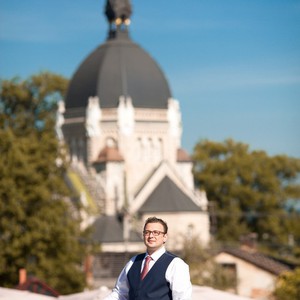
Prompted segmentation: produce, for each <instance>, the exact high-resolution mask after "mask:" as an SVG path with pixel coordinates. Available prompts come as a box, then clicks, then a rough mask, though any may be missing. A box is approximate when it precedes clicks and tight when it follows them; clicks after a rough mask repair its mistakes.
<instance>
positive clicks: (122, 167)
mask: <svg viewBox="0 0 300 300" xmlns="http://www.w3.org/2000/svg"><path fill="white" fill-rule="evenodd" d="M105 13H106V16H107V20H108V24H109V29H108V37H107V40H106V41H105V42H104V43H103V44H101V45H100V46H99V47H98V48H96V49H95V50H94V51H93V52H92V53H91V54H90V55H88V56H87V58H86V59H85V60H83V62H82V63H81V65H80V66H79V68H78V69H77V71H76V72H75V74H74V76H73V77H72V79H71V81H70V85H69V89H68V92H67V96H66V99H65V104H64V106H63V105H61V107H60V110H59V111H60V119H61V124H62V125H61V128H62V132H63V139H64V141H65V142H66V143H67V144H68V146H69V149H70V158H71V162H72V172H73V173H76V176H80V178H81V180H82V182H84V183H85V186H86V189H87V191H88V193H89V194H90V197H89V198H90V199H87V196H86V195H83V196H82V198H83V203H84V205H85V206H86V207H88V206H90V205H91V203H90V202H91V199H92V202H94V203H93V205H94V207H96V208H97V214H96V215H93V214H91V213H89V212H88V211H89V209H88V208H87V213H86V216H87V217H92V218H91V219H90V220H92V222H94V223H93V224H94V239H95V240H96V241H98V242H99V243H101V246H102V251H103V253H122V252H132V253H134V252H138V251H142V250H143V249H144V247H143V243H142V239H141V230H142V225H143V223H144V220H145V219H146V218H148V217H149V216H154V215H155V216H157V217H161V218H163V219H165V220H166V221H167V222H168V224H169V227H170V235H169V241H168V249H170V250H173V251H176V250H180V249H181V248H182V241H183V236H185V237H187V236H188V235H197V236H199V238H200V239H201V240H202V242H203V244H204V245H206V244H207V243H208V241H209V217H208V212H207V199H206V196H205V193H203V192H202V193H201V192H199V191H198V192H197V191H195V189H194V180H193V175H192V161H191V159H190V157H189V155H188V154H187V153H186V152H185V151H184V150H183V149H182V148H181V135H182V121H181V111H180V106H179V102H178V101H177V100H176V99H174V98H173V97H172V93H171V90H170V87H169V84H168V81H167V80H166V77H165V75H164V73H163V72H162V70H161V68H160V67H159V65H158V64H157V63H156V62H155V60H154V59H153V58H152V57H151V56H150V55H149V54H148V53H147V52H146V51H145V50H143V49H142V48H141V47H140V46H139V45H138V44H136V43H135V42H133V41H132V39H131V37H130V34H129V24H130V16H131V5H130V2H129V0H127V1H125V0H123V1H121V0H119V1H116V0H115V1H107V3H106V7H105ZM83 194H84V193H83ZM88 200H89V201H88Z"/></svg>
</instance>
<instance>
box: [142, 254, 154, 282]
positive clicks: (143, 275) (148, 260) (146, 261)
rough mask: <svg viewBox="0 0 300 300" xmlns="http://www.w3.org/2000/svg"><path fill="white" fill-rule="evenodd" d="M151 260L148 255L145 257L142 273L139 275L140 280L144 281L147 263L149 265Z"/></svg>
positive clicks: (147, 268)
mask: <svg viewBox="0 0 300 300" xmlns="http://www.w3.org/2000/svg"><path fill="white" fill-rule="evenodd" d="M151 259H152V257H151V256H150V255H148V256H147V257H146V260H145V264H144V268H143V270H142V273H141V279H142V280H143V279H144V277H145V276H146V274H147V273H148V271H149V263H150V261H151Z"/></svg>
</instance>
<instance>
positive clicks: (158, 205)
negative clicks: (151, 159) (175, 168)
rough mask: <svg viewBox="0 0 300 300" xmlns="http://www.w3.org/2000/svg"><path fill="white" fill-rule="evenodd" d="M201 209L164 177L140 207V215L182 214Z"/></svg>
mask: <svg viewBox="0 0 300 300" xmlns="http://www.w3.org/2000/svg"><path fill="white" fill-rule="evenodd" d="M200 210H201V209H200V208H199V207H198V206H197V205H196V204H195V203H194V202H193V200H192V199H190V198H189V197H188V196H187V195H186V194H184V193H183V192H182V190H181V189H179V188H178V186H177V185H176V184H175V183H174V182H173V181H172V180H171V179H170V178H169V177H168V176H165V177H164V178H163V179H162V181H161V182H160V183H159V184H158V186H157V187H156V188H155V189H154V190H153V192H152V193H151V194H150V196H149V197H148V198H147V200H146V201H145V202H144V204H143V205H142V207H141V208H140V209H139V211H140V212H142V213H148V212H183V211H185V212H186V211H200Z"/></svg>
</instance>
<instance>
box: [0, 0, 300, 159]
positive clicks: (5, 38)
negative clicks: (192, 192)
mask: <svg viewBox="0 0 300 300" xmlns="http://www.w3.org/2000/svg"><path fill="white" fill-rule="evenodd" d="M104 4H105V1H104V0H26V1H20V0H9V1H7V0H0V78H1V79H11V78H12V77H14V76H20V77H21V78H24V79H25V78H27V77H29V76H30V75H33V74H36V73H38V72H40V71H46V70H47V71H51V72H54V73H58V74H61V75H64V76H66V77H68V78H70V77H71V76H72V74H73V73H74V72H75V70H76V68H77V67H78V65H79V64H80V63H81V62H82V60H83V59H84V58H85V57H86V56H87V55H88V54H89V53H90V52H91V51H92V50H93V49H94V48H96V47H97V46H98V45H99V44H101V43H103V42H104V41H105V39H106V34H107V28H108V26H107V22H106V18H105V17H104V15H103V7H104ZM132 6H133V15H132V18H131V19H132V22H131V26H130V33H131V37H132V39H133V40H134V41H135V42H137V43H138V44H139V45H140V46H142V47H143V48H144V49H145V50H146V51H147V52H148V53H150V54H151V56H152V57H153V58H154V59H155V60H156V61H157V62H158V64H159V65H160V66H161V68H162V70H163V71H164V73H165V75H166V77H167V79H168V81H169V84H170V87H171V90H172V94H173V97H174V98H176V99H178V100H179V101H180V105H181V111H182V117H183V138H182V145H183V147H184V148H185V149H187V150H188V151H189V152H192V149H193V147H194V145H195V144H196V143H197V141H199V140H201V139H209V140H212V141H220V142H222V141H224V140H225V139H227V138H232V139H234V140H235V141H238V142H243V143H246V144H249V145H250V149H251V150H256V149H261V150H265V151H266V152H267V153H268V154H270V155H276V154H287V155H289V156H295V157H300V0H280V1H279V0H226V1H224V0H186V1H183V0H152V1H149V0H132Z"/></svg>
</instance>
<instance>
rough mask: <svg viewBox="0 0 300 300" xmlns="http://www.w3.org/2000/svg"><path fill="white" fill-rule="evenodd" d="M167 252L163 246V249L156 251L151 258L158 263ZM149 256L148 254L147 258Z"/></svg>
mask: <svg viewBox="0 0 300 300" xmlns="http://www.w3.org/2000/svg"><path fill="white" fill-rule="evenodd" d="M165 252H166V248H165V247H164V246H163V247H161V248H159V249H158V250H156V251H155V252H154V253H152V254H151V258H152V259H153V260H154V261H157V260H158V259H159V258H160V257H161V256H162V255H163V254H164V253H165ZM148 255H149V254H148V253H147V252H146V255H145V257H146V256H148Z"/></svg>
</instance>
